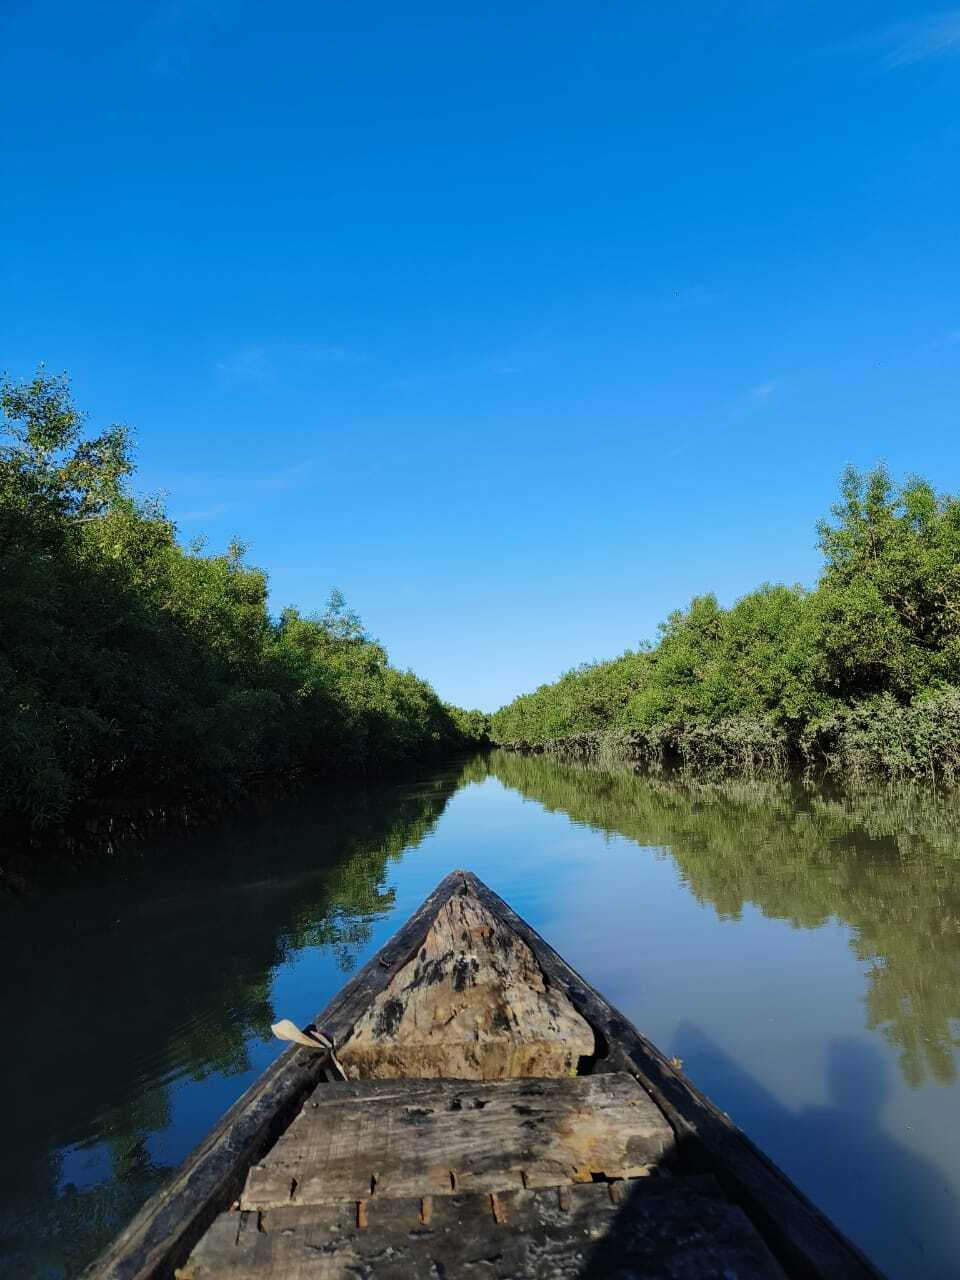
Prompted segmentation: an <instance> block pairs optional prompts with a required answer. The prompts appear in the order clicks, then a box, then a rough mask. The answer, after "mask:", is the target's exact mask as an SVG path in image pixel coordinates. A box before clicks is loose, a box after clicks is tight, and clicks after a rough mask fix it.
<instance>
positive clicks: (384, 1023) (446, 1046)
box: [338, 894, 594, 1080]
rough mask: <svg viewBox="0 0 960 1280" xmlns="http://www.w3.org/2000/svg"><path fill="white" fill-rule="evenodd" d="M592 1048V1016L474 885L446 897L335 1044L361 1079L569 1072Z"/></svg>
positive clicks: (477, 1077)
mask: <svg viewBox="0 0 960 1280" xmlns="http://www.w3.org/2000/svg"><path fill="white" fill-rule="evenodd" d="M593 1052H594V1038H593V1032H592V1031H591V1030H590V1027H589V1025H588V1024H587V1023H586V1022H585V1021H584V1019H583V1018H582V1017H581V1016H580V1015H579V1014H578V1013H577V1011H576V1010H575V1009H574V1008H573V1006H572V1005H571V1003H570V1001H569V1000H568V999H567V998H566V996H565V995H564V994H563V991H562V990H560V989H554V988H549V987H548V986H547V985H546V983H545V982H544V980H543V973H542V971H541V969H540V966H539V965H538V964H537V962H536V960H535V959H534V956H533V952H532V951H531V950H530V948H529V947H528V946H527V944H526V943H525V942H524V941H523V940H522V939H521V938H520V937H519V936H518V935H517V933H515V932H514V930H512V929H508V928H505V927H504V926H503V924H502V922H501V921H500V920H498V919H497V917H496V916H495V915H494V914H493V913H491V912H490V911H489V910H488V909H487V908H486V907H484V906H483V905H482V904H481V903H480V901H479V900H478V899H477V897H476V896H475V895H474V894H454V895H453V896H452V897H450V898H448V899H447V901H446V902H444V903H443V905H442V906H441V908H440V910H439V911H438V913H437V916H436V919H435V920H434V921H433V923H432V924H431V926H430V929H429V931H428V933H427V936H426V937H425V938H424V940H423V945H422V946H421V947H420V948H419V950H418V951H417V952H416V953H415V955H414V956H413V957H412V958H411V959H410V960H409V962H408V963H407V964H405V965H404V966H403V967H402V968H401V969H400V970H399V971H398V972H397V973H395V974H394V975H393V977H392V978H391V979H390V981H389V983H388V984H387V986H386V987H385V988H384V990H383V991H381V992H379V993H378V995H377V996H376V998H375V999H374V1000H373V1001H372V1003H371V1005H370V1007H369V1008H368V1009H367V1010H365V1011H364V1013H363V1015H362V1017H361V1018H360V1019H359V1020H358V1022H357V1024H356V1026H355V1027H354V1028H353V1031H352V1033H351V1034H350V1036H349V1038H348V1039H347V1041H346V1043H345V1044H342V1045H341V1046H340V1048H339V1050H338V1054H339V1058H340V1062H341V1063H342V1064H343V1067H344V1069H345V1070H346V1073H347V1075H348V1076H349V1077H350V1078H351V1079H354V1080H357V1079H361V1080H373V1079H398V1078H403V1077H410V1076H417V1077H423V1076H445V1077H448V1078H457V1079H462V1080H505V1079H513V1078H515V1077H517V1076H562V1075H567V1074H569V1073H571V1072H576V1069H577V1064H578V1062H579V1060H580V1058H589V1057H592V1055H593Z"/></svg>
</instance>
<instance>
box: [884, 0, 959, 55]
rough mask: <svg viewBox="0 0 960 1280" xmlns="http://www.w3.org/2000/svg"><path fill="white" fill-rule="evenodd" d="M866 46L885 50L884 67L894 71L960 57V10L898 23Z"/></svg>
mask: <svg viewBox="0 0 960 1280" xmlns="http://www.w3.org/2000/svg"><path fill="white" fill-rule="evenodd" d="M864 43H866V44H870V45H873V46H874V47H878V48H880V49H883V51H884V52H883V59H882V60H883V65H884V66H885V67H888V68H889V69H890V70H896V69H897V68H899V67H909V66H913V65H914V64H915V63H917V62H925V61H927V59H929V58H946V57H949V56H951V55H958V54H960V9H946V10H942V11H941V12H939V13H929V14H925V15H924V16H922V17H917V18H912V19H910V20H909V21H908V22H895V23H893V24H892V25H891V26H888V27H884V28H882V29H881V30H880V31H877V32H876V33H875V34H874V35H873V36H871V37H870V38H869V39H868V40H867V41H865V42H864Z"/></svg>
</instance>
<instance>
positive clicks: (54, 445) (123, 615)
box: [0, 369, 486, 832]
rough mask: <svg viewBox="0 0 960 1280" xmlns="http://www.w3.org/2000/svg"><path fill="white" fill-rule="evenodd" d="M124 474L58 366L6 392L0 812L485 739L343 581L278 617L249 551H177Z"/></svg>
mask: <svg viewBox="0 0 960 1280" xmlns="http://www.w3.org/2000/svg"><path fill="white" fill-rule="evenodd" d="M133 470H134V464H133V460H132V454H131V444H130V437H129V434H128V432H127V430H126V429H125V428H123V427H111V428H110V429H108V430H106V431H104V432H102V433H101V434H99V435H90V434H88V433H86V432H85V430H84V421H83V417H82V415H81V414H80V413H78V411H77V410H76V408H75V407H74V405H73V403H72V401H71V397H70V392H69V387H68V384H67V381H66V379H65V378H64V377H52V376H50V375H48V374H47V373H45V372H44V371H43V370H42V369H41V370H40V371H39V372H38V373H37V375H36V377H34V378H33V379H32V380H30V381H28V382H23V383H11V382H7V383H5V384H3V386H2V388H0V725H2V729H3V732H2V733H0V826H2V827H3V828H4V829H7V830H8V831H9V830H13V831H16V830H24V831H33V832H37V831H42V830H43V829H45V828H49V827H51V826H53V825H55V824H58V823H61V822H62V821H63V820H64V819H67V818H69V817H70V816H71V815H74V814H76V813H77V811H78V809H79V810H81V811H82V810H83V809H84V808H88V807H93V808H103V807H107V808H109V807H110V806H111V805H114V804H116V803H121V802H122V803H123V804H124V805H128V804H129V803H130V801H131V797H135V796H138V795H142V796H144V797H150V798H151V799H154V800H156V799H158V798H159V799H163V798H167V799H170V798H171V797H175V798H180V797H183V798H187V799H189V798H190V797H194V798H196V797H201V796H206V795H210V794H213V793H219V794H223V793H229V792H230V791H232V790H237V789H239V788H241V787H244V786H246V785H248V784H249V783H250V782H251V781H252V780H254V779H256V778H257V777H261V776H264V775H271V776H276V775H278V774H283V773H286V772H292V771H296V770H308V771H320V772H326V771H330V770H333V769H336V770H341V769H347V770H366V769H374V768H380V767H383V766H389V765H393V764H397V763H400V762H403V761H407V760H411V759H414V758H417V757H422V756H425V755H429V754H437V753H443V752H451V751H455V750H458V749H462V748H464V747H466V746H470V745H473V744H474V742H475V740H477V739H480V738H482V737H483V735H484V730H485V726H486V719H485V717H482V716H480V715H479V713H470V712H464V711H461V710H460V709H458V708H455V707H451V706H447V705H445V704H443V703H442V702H441V701H440V699H439V698H438V697H437V695H436V694H435V693H434V691H433V689H431V687H430V686H429V685H428V684H426V683H425V682H424V681H423V680H420V679H418V678H417V677H416V676H415V675H413V674H412V673H411V672H408V671H399V670H397V669H396V668H394V667H392V666H390V664H389V662H388V660H387V654H386V652H385V651H384V649H383V648H382V647H381V646H380V645H379V644H378V643H376V642H375V641H374V640H373V639H371V637H370V636H368V635H367V633H366V632H365V630H364V628H363V626H362V625H361V623H360V621H359V619H358V618H357V617H356V616H355V615H354V614H353V613H351V612H350V610H349V609H348V608H347V607H346V604H345V602H344V600H343V597H342V596H341V595H340V594H339V593H337V592H334V593H333V594H332V595H331V598H330V602H329V604H328V606H327V609H326V612H325V613H323V614H322V615H320V616H317V617H303V616H301V614H299V613H298V612H297V610H296V609H292V608H291V609H285V610H284V611H283V612H282V614H281V615H280V616H279V618H273V617H272V616H271V614H270V612H269V610H268V608H267V579H266V575H265V574H264V573H263V571H262V570H260V569H256V568H253V567H251V566H250V565H249V564H248V563H247V562H246V560H245V548H244V547H243V546H242V545H241V544H239V543H236V542H234V543H232V544H231V545H230V546H229V547H228V549H227V550H226V551H225V552H223V553H222V554H218V555H211V554H206V553H205V552H204V549H203V547H202V545H201V544H199V543H197V544H194V545H193V546H192V547H190V548H187V549H185V548H184V547H183V546H181V544H180V543H179V542H178V541H177V536H176V533H177V531H176V527H175V525H174V523H173V521H172V520H171V519H170V518H169V517H168V516H167V515H166V513H165V512H164V510H163V508H162V507H161V506H160V505H159V504H158V503H156V502H144V501H140V500H137V499H136V498H134V497H133V496H131V494H130V492H129V490H128V487H127V482H128V480H129V477H130V476H131V474H132V473H133Z"/></svg>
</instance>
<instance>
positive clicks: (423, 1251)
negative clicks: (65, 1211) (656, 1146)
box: [180, 1178, 784, 1280]
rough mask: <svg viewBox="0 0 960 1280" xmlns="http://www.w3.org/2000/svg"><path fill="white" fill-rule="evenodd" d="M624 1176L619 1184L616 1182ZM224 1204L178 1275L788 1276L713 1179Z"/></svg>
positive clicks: (491, 1279) (772, 1279) (239, 1279)
mask: <svg viewBox="0 0 960 1280" xmlns="http://www.w3.org/2000/svg"><path fill="white" fill-rule="evenodd" d="M613 1185H620V1184H613ZM628 1185H629V1186H630V1188H631V1189H630V1191H629V1193H626V1192H625V1193H624V1194H623V1195H622V1196H621V1197H620V1199H619V1201H617V1200H615V1198H614V1197H612V1196H611V1194H610V1188H609V1187H608V1186H607V1185H605V1184H600V1183H594V1184H591V1185H589V1186H576V1187H568V1188H566V1189H565V1190H564V1194H563V1196H561V1195H560V1194H559V1193H558V1191H557V1189H553V1190H539V1191H512V1192H507V1193H505V1194H502V1195H498V1196H490V1195H481V1194H472V1195H457V1196H447V1197H445V1198H444V1199H443V1200H439V1201H434V1202H433V1204H432V1206H431V1212H430V1216H429V1219H428V1221H426V1222H425V1221H424V1215H423V1205H422V1202H421V1201H420V1200H418V1199H402V1198H401V1199H388V1198H385V1199H383V1200H381V1199H379V1198H378V1197H377V1196H376V1195H375V1196H373V1197H372V1198H371V1199H369V1200H367V1201H366V1202H365V1206H364V1215H363V1219H364V1222H365V1224H366V1225H364V1226H358V1214H357V1206H356V1204H355V1203H341V1204H338V1205H325V1206H312V1207H309V1208H302V1207H292V1208H285V1209H275V1210H273V1211H271V1212H269V1213H262V1214H260V1213H230V1214H224V1215H223V1216H222V1217H220V1218H219V1219H217V1221H216V1222H215V1223H214V1225H213V1227H212V1228H211V1230H210V1231H209V1232H208V1233H207V1235H206V1237H205V1238H204V1240H203V1242H202V1243H201V1244H200V1245H199V1246H198V1248H197V1249H196V1250H195V1251H194V1253H193V1255H192V1256H191V1258H190V1261H189V1263H188V1264H187V1266H185V1267H184V1268H183V1270H182V1272H181V1273H180V1276H181V1280H281V1278H282V1280H347V1277H349V1278H350V1280H357V1277H362V1276H368V1277H372V1276H375V1277H376V1280H438V1278H439V1277H444V1278H445V1280H453V1278H454V1277H463V1278H470V1280H474V1278H475V1280H508V1278H510V1280H574V1277H578V1278H579V1280H600V1277H614V1276H619V1277H621V1280H632V1278H637V1277H640V1276H642V1277H644V1280H719V1278H721V1277H722V1278H724V1280H783V1275H784V1273H783V1271H782V1270H781V1269H780V1267H779V1266H778V1265H777V1263H776V1262H775V1260H774V1259H773V1257H772V1256H771V1254H770V1252H769V1250H768V1249H767V1247H766V1245H765V1244H764V1242H763V1241H762V1239H761V1238H760V1236H759V1235H758V1234H757V1233H756V1231H755V1230H754V1229H753V1227H752V1226H751V1225H750V1222H749V1221H748V1219H747V1218H746V1216H745V1215H744V1214H743V1212H742V1211H741V1210H740V1209H737V1208H735V1207H734V1206H732V1205H730V1204H728V1203H727V1201H726V1200H725V1199H724V1198H723V1196H722V1194H721V1193H720V1191H719V1188H718V1187H717V1185H716V1183H715V1182H714V1181H713V1180H712V1179H710V1178H689V1179H664V1180H662V1181H661V1180H658V1179H642V1180H640V1181H638V1182H636V1183H632V1184H628Z"/></svg>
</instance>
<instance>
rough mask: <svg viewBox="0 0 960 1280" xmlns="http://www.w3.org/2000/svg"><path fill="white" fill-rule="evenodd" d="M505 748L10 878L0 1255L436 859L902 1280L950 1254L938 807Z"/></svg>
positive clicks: (240, 1084)
mask: <svg viewBox="0 0 960 1280" xmlns="http://www.w3.org/2000/svg"><path fill="white" fill-rule="evenodd" d="M958 809H960V807H958V806H957V805H956V804H955V803H952V802H949V801H944V800H940V799H938V798H937V797H934V796H931V795H929V794H926V795H925V794H916V793H906V792H903V793H902V792H896V791H890V790H888V791H885V792H883V793H879V794H876V795H868V796H860V797H858V798H856V799H855V800H854V799H850V798H840V797H836V796H830V795H827V794H824V793H820V792H815V791H808V790H804V789H802V788H799V787H792V786H787V785H783V784H760V783H751V784H746V783H743V784H729V785H725V786H704V785H701V786H696V785H690V784H683V783H680V782H668V781H657V780H651V779H644V778H640V777H637V776H635V775H634V774H632V773H631V772H629V771H626V770H625V771H623V772H606V771H598V770H591V769H585V768H579V767H572V766H564V765H561V764H558V763H556V762H553V761H549V760H545V759H544V758H542V757H541V758H535V759H522V758H519V757H516V756H510V755H505V754H502V753H495V754H494V755H493V756H491V757H490V758H489V759H477V760H474V761H471V762H469V763H467V764H466V765H463V764H457V765H452V766H446V767H443V768H436V769H433V770H430V771H425V772H423V773H422V774H420V775H419V776H417V777H408V778H406V779H403V780H396V779H394V780H390V781H387V782H381V783H366V784H362V785H361V784H344V785H341V786H337V787H324V788H318V789H316V790H311V791H309V792H306V793H304V794H302V795H300V796H297V797H296V798H294V799H290V800H285V801H281V802H277V803H274V804H272V805H270V806H269V807H266V808H263V809H260V810H259V811H255V810H253V809H251V810H248V811H246V812H244V813H242V814H238V815H236V816H235V817H234V819H232V820H231V821H228V822H225V823H223V824H222V825H221V826H220V827H218V828H217V829H216V830H214V831H207V832H203V833H200V834H194V835H191V836H182V837H176V838H174V837H166V838H161V839H157V840H155V841H153V842H151V843H150V844H149V845H147V846H144V847H142V848H139V849H137V850H135V851H133V852H131V853H130V854H128V855H127V856H126V857H124V859H123V860H122V861H120V862H118V863H115V864H114V865H113V866H111V867H102V868H98V869H97V870H96V871H92V870H90V869H86V870H85V871H83V873H82V874H81V873H77V874H75V875H74V876H73V877H72V880H71V882H70V883H69V884H68V885H67V886H66V887H62V886H61V887H60V888H59V889H58V891H57V892H48V891H42V890H40V889H38V890H37V891H36V892H34V893H33V894H31V895H30V896H28V897H27V898H26V899H24V900H10V901H6V902H3V903H2V904H0V961H2V965H3V973H4V983H3V989H2V992H0V1014H2V1017H3V1025H4V1028H5V1035H4V1044H5V1052H4V1055H3V1061H2V1064H0V1075H2V1077H3V1095H2V1096H3V1097H4V1098H5V1099H6V1101H7V1108H6V1125H5V1137H6V1141H5V1142H4V1143H3V1145H2V1148H0V1259H2V1262H0V1268H2V1273H3V1274H4V1275H8V1274H9V1275H11V1276H12V1275H18V1276H30V1277H33V1276H36V1277H38V1278H42V1280H68V1278H70V1277H74V1276H77V1275H78V1274H79V1272H80V1270H81V1269H82V1267H83V1266H84V1265H85V1264H86V1263H87V1262H88V1261H89V1260H90V1259H91V1257H93V1256H94V1255H95V1254H96V1253H97V1251H98V1250H99V1249H100V1248H101V1247H102V1246H103V1245H104V1244H105V1243H106V1241H107V1240H108V1239H109V1238H110V1237H111V1236H112V1235H113V1234H114V1233H115V1231H116V1230H117V1229H119V1227H120V1226H122V1225H123V1223H124V1221H125V1220H126V1219H127V1218H128V1217H130V1216H131V1215H132V1213H133V1212H134V1211H135V1210H136V1208H137V1207H138V1206H139V1205H140V1204H141V1203H142V1201H143V1200H144V1199H146V1197H147V1196H148V1195H150V1194H151V1192H152V1191H154V1190H155V1189H156V1188H157V1187H159V1186H161V1185H162V1183H163V1181H164V1179H165V1178H166V1177H167V1176H168V1174H169V1172H170V1171H171V1169H172V1168H173V1167H175V1166H176V1164H177V1163H178V1162H179V1161H180V1160H181V1159H182V1158H183V1157H184V1156H185V1155H186V1154H187V1153H188V1152H189V1151H190V1149H191V1148H192V1147H193V1146H194V1145H195V1144H196V1143H197V1142H198V1141H199V1140H200V1139H201V1138H202V1137H203V1135H204V1134H205V1132H206V1131H207V1129H208V1128H209V1127H210V1125H211V1124H212V1123H213V1122H214V1121H215V1120H216V1119H217V1117H218V1116H219V1115H220V1114H221V1113H222V1112H223V1111H224V1110H225V1109H226V1107H227V1106H229V1105H230V1103H232V1102H233V1101H234V1100H235V1099H236V1098H237V1097H238V1096H239V1094H240V1093H242V1091H243V1090H244V1089H245V1088H246V1087H247V1086H248V1085H249V1084H250V1082H251V1081H252V1080H253V1079H254V1078H255V1076H256V1075H257V1074H258V1073H259V1072H260V1071H261V1070H262V1069H263V1067H264V1066H265V1065H266V1064H267V1063H268V1062H269V1061H270V1060H271V1059H272V1058H273V1057H274V1056H275V1055H276V1054H277V1053H279V1052H280V1051H281V1046H280V1045H279V1043H277V1042H274V1041H272V1040H271V1039H270V1038H269V1025H270V1023H271V1021H273V1020H275V1018H277V1017H280V1016H286V1017H291V1018H293V1019H294V1020H295V1021H297V1022H301V1023H302V1022H306V1021H308V1020H309V1019H310V1018H311V1017H312V1016H313V1014H314V1013H315V1012H316V1011H317V1010H318V1009H319V1008H321V1007H322V1006H323V1004H325V1003H326V1001H327V999H328V998H329V997H330V996H331V995H332V994H333V993H334V992H335V991H336V990H337V988H338V987H339V986H341V985H342V983H343V981H344V980H345V977H346V976H347V974H348V973H349V972H350V971H351V970H352V969H353V968H354V967H356V966H357V965H358V964H361V963H362V962H363V961H364V960H365V959H366V958H367V957H368V956H369V955H370V954H371V953H372V952H373V951H374V950H375V949H376V948H377V947H378V946H379V945H380V944H381V943H382V942H383V941H385V940H386V938H387V937H388V936H389V935H390V934H391V933H392V932H393V931H394V929H395V928H396V927H397V926H398V925H399V924H400V923H401V922H402V921H403V919H405V918H406V916H407V915H408V914H409V913H410V912H411V911H412V910H413V909H414V908H415V907H416V906H417V905H418V903H419V902H420V901H421V900H422V899H423V898H424V897H425V896H426V894H427V893H428V892H429V891H430V889H431V888H432V887H433V886H434V884H435V883H436V882H437V881H438V880H439V879H440V878H441V876H443V875H444V874H445V873H446V872H447V871H449V870H451V869H452V868H453V867H458V866H459V867H470V868H471V869H473V870H474V871H476V872H477V873H478V875H480V876H481V877H482V878H483V879H484V880H486V881H487V883H488V884H490V885H491V886H492V887H493V888H494V889H495V890H496V891H497V892H498V893H500V894H501V895H502V896H503V897H505V898H507V900H508V901H509V902H510V903H511V905H512V906H514V907H515V908H516V909H517V910H518V911H519V912H520V913H521V914H522V915H524V916H526V917H527V919H529V920H530V921H531V923H532V924H533V925H534V926H535V927H536V928H537V929H538V930H539V931H540V932H541V933H542V934H544V936H545V937H546V938H547V939H548V940H549V941H550V942H551V943H553V945H554V946H555V947H556V948H557V949H558V950H559V951H560V952H561V953H562V954H563V955H564V956H565V957H566V958H567V959H568V960H569V961H570V962H571V963H572V964H573V965H574V966H575V967H576V968H577V969H579V970H580V971H581V972H582V973H583V974H584V975H585V976H586V977H587V978H588V979H589V980H590V981H591V982H592V983H593V984H594V985H595V986H597V987H598V988H599V989H600V990H601V991H602V992H603V993H604V994H605V995H606V996H607V997H608V998H609V999H610V1000H611V1001H612V1002H613V1003H614V1004H616V1005H618V1006H619V1007H620V1008H621V1009H622V1010H623V1011H624V1012H625V1013H626V1014H627V1015H628V1017H630V1018H631V1019H632V1020H633V1021H634V1022H635V1023H636V1024H637V1025H638V1026H639V1027H640V1028H641V1030H642V1031H644V1032H645V1033H646V1034H647V1035H649V1036H650V1037H651V1038H652V1039H653V1040H654V1041H656V1043H658V1044H659V1045H660V1047H661V1048H663V1049H664V1050H665V1051H666V1052H667V1053H669V1054H670V1055H675V1056H677V1057H679V1058H681V1059H682V1061H683V1069H684V1070H685V1071H686V1072H687V1074H688V1075H689V1076H690V1077H691V1078H692V1079H693V1080H694V1081H695V1082H696V1083H697V1084H698V1085H699V1086H700V1087H701V1088H702V1089H704V1090H705V1091H706V1092H707V1093H708V1094H710V1095H711V1097H713V1099H714V1100H715V1101H716V1102H717V1103H718V1104H719V1105H720V1106H721V1107H722V1108H723V1109H724V1110H726V1111H728V1112H729V1113H730V1115H732V1116H733V1118H734V1119H735V1120H736V1121H737V1122H738V1123H739V1124H740V1125H741V1126H742V1127H743V1128H744V1129H746V1131H747V1132H748V1133H749V1134H750V1135H751V1136H752V1137H753V1138H754V1139H755V1140H756V1141H757V1142H758V1143H759V1144H760V1145H761V1146H762V1147H763V1148H764V1149H765V1150H767V1151H768V1152H769V1153H770V1155H771V1156H772V1157H773V1158H774V1159H775V1160H777V1161H778V1162H779V1163H780V1164H781V1165H782V1166H783V1168H784V1169H785V1170H786V1171H787V1172H788V1173H789V1174H790V1175H791V1176H792V1177H793V1178H794V1179H795V1180H796V1181H797V1182H798V1183H799V1184H800V1185H801V1187H803V1188H804V1189H805V1190H806V1191H807V1192H808V1193H809V1194H810V1195H811V1196H812V1197H813V1198H814V1199H815V1200H816V1201H817V1202H818V1203H819V1204H821V1205H822V1206H823V1208H824V1209H826V1210H827V1212H828V1213H830V1214H831V1216H832V1217H833V1218H834V1219H835V1220H836V1221H837V1223H838V1224H839V1225H840V1226H841V1227H842V1228H843V1229H844V1230H845V1231H847V1233H848V1234H849V1235H850V1236H852V1237H853V1238H854V1239H855V1240H856V1241H857V1242H858V1243H859V1244H860V1245H861V1246H862V1247H863V1248H864V1249H865V1250H866V1251H867V1252H868V1253H869V1254H870V1255H871V1256H872V1257H873V1258H874V1259H875V1260H876V1262H877V1263H878V1264H879V1265H880V1266H881V1267H883V1268H884V1269H886V1270H887V1271H888V1272H889V1274H890V1275H891V1276H893V1277H904V1278H906V1277H946V1276H953V1275H958V1274H960V1086H958V1082H957V1068H958V1055H960V812H958Z"/></svg>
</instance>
